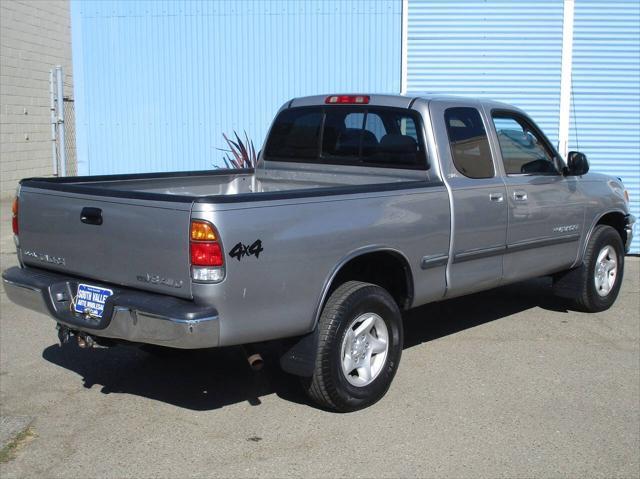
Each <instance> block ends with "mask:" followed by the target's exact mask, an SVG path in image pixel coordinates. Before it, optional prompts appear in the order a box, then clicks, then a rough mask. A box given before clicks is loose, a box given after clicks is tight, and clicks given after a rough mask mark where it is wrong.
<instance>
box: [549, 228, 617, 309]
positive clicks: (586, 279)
mask: <svg viewBox="0 0 640 479" xmlns="http://www.w3.org/2000/svg"><path fill="white" fill-rule="evenodd" d="M606 247H611V248H612V249H613V250H614V253H615V254H614V255H612V256H615V261H616V263H617V271H616V274H615V282H614V283H613V286H611V288H610V290H609V291H607V292H606V293H605V292H603V291H602V289H601V290H600V293H599V292H598V289H599V288H597V287H596V281H595V277H596V274H597V272H598V266H599V265H598V256H599V255H600V253H601V252H603V250H604V249H605V248H606ZM623 275H624V246H623V244H622V238H621V237H620V234H619V233H618V232H617V231H616V230H615V229H613V228H612V227H611V226H607V225H598V226H596V227H595V228H594V230H593V233H592V234H591V237H590V238H589V242H588V243H587V248H586V250H585V254H584V260H583V264H582V266H581V267H580V268H577V269H575V270H573V271H571V272H567V273H564V274H561V275H559V276H558V278H557V279H556V282H557V284H556V289H557V292H558V294H559V295H560V296H564V297H566V298H569V299H571V300H572V302H573V305H574V306H575V307H576V309H578V310H580V311H585V312H588V313H597V312H600V311H605V310H607V309H609V308H610V307H611V305H612V304H613V303H614V302H615V300H616V298H617V297H618V293H619V292H620V285H621V284H622V278H623Z"/></svg>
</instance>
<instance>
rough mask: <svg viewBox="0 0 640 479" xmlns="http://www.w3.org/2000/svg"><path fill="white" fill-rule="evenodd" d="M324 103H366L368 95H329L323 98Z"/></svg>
mask: <svg viewBox="0 0 640 479" xmlns="http://www.w3.org/2000/svg"><path fill="white" fill-rule="evenodd" d="M324 102H325V103H327V104H329V105H333V104H342V105H345V104H356V105H366V104H367V103H369V95H331V96H328V97H327V98H325V100H324Z"/></svg>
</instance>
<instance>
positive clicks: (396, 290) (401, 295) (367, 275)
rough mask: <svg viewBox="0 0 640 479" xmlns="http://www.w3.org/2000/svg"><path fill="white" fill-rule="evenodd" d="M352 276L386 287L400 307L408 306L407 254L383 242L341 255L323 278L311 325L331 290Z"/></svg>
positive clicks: (410, 282)
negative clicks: (382, 243)
mask: <svg viewBox="0 0 640 479" xmlns="http://www.w3.org/2000/svg"><path fill="white" fill-rule="evenodd" d="M390 272H391V274H389V273H390ZM351 280H355V281H363V282H366V283H372V284H375V285H378V286H380V287H382V288H384V289H386V290H387V291H388V292H389V294H391V296H392V297H393V299H394V300H395V301H396V303H397V304H398V307H399V308H400V309H401V310H407V309H409V308H410V307H411V305H412V304H413V295H414V290H413V287H414V286H413V273H412V271H411V267H410V266H409V261H408V260H407V257H406V256H405V255H404V254H403V253H402V252H400V251H399V250H397V249H395V248H390V247H386V246H370V247H366V248H361V249H358V250H356V251H353V252H351V253H350V254H348V255H346V256H344V257H343V258H342V259H341V260H340V261H339V262H338V264H337V265H336V266H335V267H334V269H333V270H332V271H331V273H330V274H329V276H328V277H327V279H326V280H325V282H324V285H323V287H322V294H321V296H320V300H319V301H318V304H317V306H316V310H315V315H314V323H313V325H314V327H315V325H316V324H317V323H318V319H319V318H320V314H321V313H322V308H323V307H324V305H325V303H326V302H327V299H328V298H329V296H330V295H331V293H332V292H333V291H334V290H335V289H336V288H337V287H338V286H340V285H341V284H343V283H344V282H346V281H351Z"/></svg>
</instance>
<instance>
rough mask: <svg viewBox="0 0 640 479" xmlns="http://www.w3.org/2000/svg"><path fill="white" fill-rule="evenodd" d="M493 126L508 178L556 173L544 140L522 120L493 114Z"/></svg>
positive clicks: (551, 156) (507, 115) (506, 115)
mask: <svg viewBox="0 0 640 479" xmlns="http://www.w3.org/2000/svg"><path fill="white" fill-rule="evenodd" d="M493 124H494V125H495V128H496V133H497V135H498V142H499V143H500V151H501V152H502V161H503V162H504V169H505V172H506V173H507V174H508V175H522V174H543V175H548V174H558V170H557V168H556V165H555V163H554V161H553V155H552V154H551V152H550V151H549V150H548V148H547V147H546V146H545V142H544V140H543V139H542V138H541V137H540V136H539V135H538V134H537V133H536V132H535V131H534V130H533V129H532V128H531V127H530V126H529V125H528V124H527V123H526V122H525V121H524V120H523V119H521V118H519V117H517V116H511V115H509V114H504V113H496V114H494V115H493Z"/></svg>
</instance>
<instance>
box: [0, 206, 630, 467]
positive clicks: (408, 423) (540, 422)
mask: <svg viewBox="0 0 640 479" xmlns="http://www.w3.org/2000/svg"><path fill="white" fill-rule="evenodd" d="M1 208H2V227H3V228H2V239H1V246H2V268H3V269H4V268H6V267H8V266H11V265H14V264H16V258H15V254H14V253H13V244H12V240H11V236H10V231H8V228H7V226H8V222H7V218H6V216H7V214H6V213H7V211H8V210H9V205H8V204H7V202H3V203H2V205H1ZM639 267H640V261H639V260H638V258H628V259H627V265H626V268H627V269H626V272H625V281H624V284H623V287H622V291H621V294H620V297H619V298H618V302H617V303H616V305H615V306H614V307H613V308H612V309H611V310H609V311H607V312H604V313H600V314H593V315H589V314H582V313H577V312H573V311H568V310H566V309H565V308H564V305H563V303H562V302H560V301H558V300H556V299H555V298H554V297H553V296H551V294H550V283H549V281H548V280H545V279H540V280H535V281H528V282H525V283H520V284H516V285H511V286H507V287H504V288H500V289H497V290H493V291H490V292H487V293H482V294H477V295H474V296H471V297H467V298H464V299H459V300H451V301H447V302H444V303H440V304H436V305H430V306H426V307H422V308H419V309H416V310H414V311H412V312H410V313H409V314H407V315H406V321H405V336H406V344H405V350H404V353H403V358H402V362H401V365H400V369H399V372H398V375H397V376H396V379H395V381H394V383H393V385H392V387H391V389H390V391H389V392H388V394H387V395H386V397H385V398H384V399H383V400H382V401H380V402H379V403H377V404H376V405H374V406H373V407H371V408H369V409H366V410H363V411H360V412H356V413H351V414H335V413H330V412H325V411H322V410H318V409H316V408H314V407H313V406H311V405H309V404H308V403H307V401H306V399H305V397H304V395H303V394H302V393H301V392H300V390H299V389H298V387H297V383H296V380H295V378H294V377H291V376H287V375H285V374H284V373H282V372H280V371H279V370H278V369H277V367H276V366H275V364H273V362H274V359H273V358H269V357H268V358H267V366H266V368H265V369H264V370H263V371H262V372H259V373H255V372H252V371H250V370H249V368H248V367H247V365H246V361H245V360H244V357H243V355H242V353H241V351H240V350H238V349H236V348H230V349H224V350H212V351H196V352H185V353H182V354H176V355H172V356H169V357H165V358H157V357H154V356H151V355H148V354H147V353H145V352H143V351H141V350H139V349H135V348H132V347H123V346H119V347H115V348H112V349H102V348H100V349H95V350H82V349H79V348H78V347H77V346H76V345H73V346H68V347H65V348H64V349H61V348H60V347H59V346H58V344H57V337H56V332H55V329H54V325H55V323H54V322H53V321H52V320H51V319H48V318H46V317H44V316H41V315H38V314H36V313H31V312H29V311H26V310H23V309H21V308H18V307H16V306H14V305H12V304H10V303H9V302H8V301H7V299H6V296H5V295H4V292H3V293H2V297H1V300H0V301H1V302H0V307H1V316H0V335H1V337H0V341H1V342H0V346H1V351H0V354H1V355H0V360H1V366H0V381H1V382H0V387H1V405H2V416H4V417H16V416H28V417H29V418H32V422H31V431H32V433H33V435H32V437H29V438H27V439H25V440H24V444H21V445H18V447H17V448H16V449H15V450H14V451H13V452H12V453H11V455H13V456H14V457H13V458H12V459H10V460H8V461H7V462H5V463H3V464H0V467H1V474H2V477H5V478H8V477H151V476H155V477H185V476H194V477H213V476H217V477H283V476H298V477H337V476H340V477H345V476H348V477H383V476H384V477H497V476H502V477H560V476H562V477H638V476H639V475H640V458H639V455H640V452H639V451H640V347H639V335H640V334H639V333H640V318H639V314H638V311H639V310H640V304H639V302H640V299H639V298H640V295H639V289H640V284H639V283H640V282H639V271H640V268H639Z"/></svg>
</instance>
